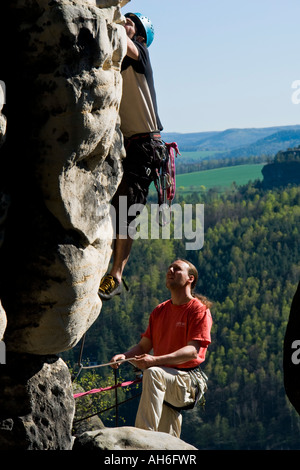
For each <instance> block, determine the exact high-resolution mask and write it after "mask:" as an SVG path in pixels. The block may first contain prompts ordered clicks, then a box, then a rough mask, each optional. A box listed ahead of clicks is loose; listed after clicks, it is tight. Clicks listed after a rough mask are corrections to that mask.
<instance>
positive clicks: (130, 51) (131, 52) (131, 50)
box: [127, 36, 139, 60]
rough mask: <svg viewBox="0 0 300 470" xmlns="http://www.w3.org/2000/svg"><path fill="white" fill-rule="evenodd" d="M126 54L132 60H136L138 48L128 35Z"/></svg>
mask: <svg viewBox="0 0 300 470" xmlns="http://www.w3.org/2000/svg"><path fill="white" fill-rule="evenodd" d="M127 55H128V57H130V58H131V59H134V60H138V58H139V50H138V48H137V47H136V45H135V44H134V42H132V40H131V39H130V38H129V37H128V36H127Z"/></svg>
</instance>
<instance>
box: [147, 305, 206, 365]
mask: <svg viewBox="0 0 300 470" xmlns="http://www.w3.org/2000/svg"><path fill="white" fill-rule="evenodd" d="M211 326H212V317H211V313H210V310H209V308H207V306H206V305H204V304H203V303H202V302H201V301H200V300H199V299H197V298H193V299H191V300H190V301H189V302H188V303H186V304H183V305H173V303H172V301H171V300H167V301H165V302H163V303H161V304H160V305H158V306H157V307H156V308H155V309H154V310H153V312H152V313H151V315H150V318H149V324H148V327H147V330H146V331H145V333H143V334H142V336H146V337H147V338H149V339H150V341H151V342H152V346H153V354H154V356H161V355H164V354H169V353H172V352H174V351H176V350H177V349H180V348H182V347H184V346H186V345H187V343H188V342H189V341H201V347H200V350H199V354H198V357H197V359H193V360H191V361H188V362H185V363H181V364H178V367H180V368H183V369H184V368H191V367H196V366H197V365H199V364H201V363H202V362H203V361H204V360H205V354H206V350H207V346H208V345H209V344H210V342H211V336H210V331H211ZM165 366H168V364H165ZM170 367H175V366H174V364H173V365H170Z"/></svg>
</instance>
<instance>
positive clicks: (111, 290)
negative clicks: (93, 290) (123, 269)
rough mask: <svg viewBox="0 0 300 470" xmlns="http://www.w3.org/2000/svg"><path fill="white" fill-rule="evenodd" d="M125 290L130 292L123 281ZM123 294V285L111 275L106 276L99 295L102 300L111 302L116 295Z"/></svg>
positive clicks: (102, 281)
mask: <svg viewBox="0 0 300 470" xmlns="http://www.w3.org/2000/svg"><path fill="white" fill-rule="evenodd" d="M122 281H123V284H124V286H125V288H126V289H127V290H128V287H127V285H126V283H125V281H124V280H123V279H122ZM121 292H122V284H121V282H119V281H118V280H117V279H116V278H115V277H114V276H112V275H111V274H105V276H104V277H103V278H102V280H101V283H100V287H99V290H98V295H99V297H100V299H102V300H110V299H112V298H113V297H114V296H115V295H120V294H121Z"/></svg>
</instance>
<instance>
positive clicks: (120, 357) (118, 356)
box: [110, 354, 126, 369]
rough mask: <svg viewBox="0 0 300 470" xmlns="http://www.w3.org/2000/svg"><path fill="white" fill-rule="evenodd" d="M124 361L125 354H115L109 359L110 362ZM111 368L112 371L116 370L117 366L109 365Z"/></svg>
mask: <svg viewBox="0 0 300 470" xmlns="http://www.w3.org/2000/svg"><path fill="white" fill-rule="evenodd" d="M124 359H126V356H125V354H116V355H115V356H114V357H112V358H111V360H110V362H117V361H120V362H121V361H124ZM111 367H112V368H113V369H118V368H119V364H111Z"/></svg>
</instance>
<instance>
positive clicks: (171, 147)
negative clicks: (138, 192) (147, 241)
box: [154, 142, 181, 226]
mask: <svg viewBox="0 0 300 470" xmlns="http://www.w3.org/2000/svg"><path fill="white" fill-rule="evenodd" d="M164 145H165V151H164V152H163V155H162V156H161V157H160V162H159V166H158V168H157V169H156V177H155V180H154V184H155V187H156V190H157V194H158V205H159V209H158V223H159V225H160V226H164V225H166V224H168V223H169V222H170V221H171V205H172V201H173V199H174V197H175V192H176V172H175V158H176V157H177V155H181V154H180V152H179V149H178V146H177V143H176V142H172V143H165V144H164ZM166 212H167V213H168V215H166Z"/></svg>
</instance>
